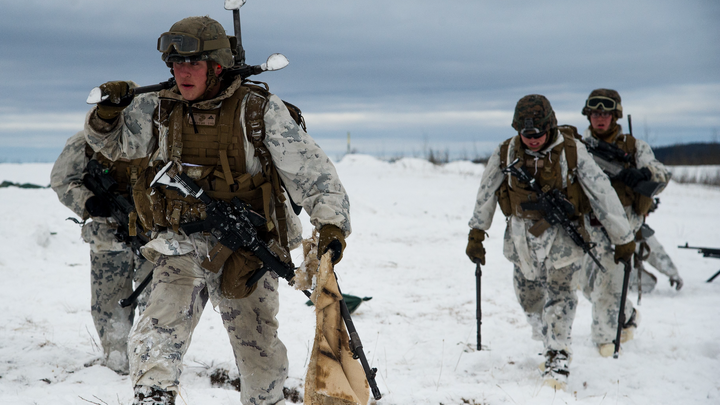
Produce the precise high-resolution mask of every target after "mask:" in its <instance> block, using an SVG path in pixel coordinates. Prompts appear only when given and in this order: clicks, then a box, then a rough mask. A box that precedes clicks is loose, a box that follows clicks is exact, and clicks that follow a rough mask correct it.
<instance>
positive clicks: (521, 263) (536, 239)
mask: <svg viewBox="0 0 720 405" xmlns="http://www.w3.org/2000/svg"><path fill="white" fill-rule="evenodd" d="M512 127H513V128H514V129H515V130H516V131H518V135H517V136H514V137H512V138H510V139H508V140H506V141H505V142H503V143H502V144H501V145H500V147H498V148H497V149H496V150H495V151H494V152H493V154H492V155H491V157H490V159H489V161H488V163H487V165H486V167H485V171H484V172H483V175H482V180H481V183H480V189H479V191H478V194H477V201H476V204H475V211H474V213H473V217H472V219H471V220H470V223H469V225H470V228H471V230H470V234H469V237H468V245H467V249H466V253H467V255H468V257H469V258H470V260H472V261H473V262H475V263H481V264H483V265H484V264H485V249H484V247H483V244H482V241H483V240H484V238H485V234H486V231H487V230H488V229H490V225H491V223H492V218H493V215H494V213H495V209H496V206H497V205H500V207H501V209H502V211H503V214H505V216H506V217H507V227H506V229H505V237H504V239H505V243H504V249H503V253H504V255H505V257H506V258H507V259H508V260H509V261H510V262H511V263H512V264H513V266H514V272H513V281H514V286H515V293H516V296H517V298H518V301H519V302H520V305H521V307H522V308H523V310H524V311H525V314H526V316H527V320H528V322H529V323H530V325H531V326H532V331H533V338H534V339H537V340H542V342H543V346H544V349H545V352H544V354H545V357H546V361H545V363H544V364H543V365H541V368H542V369H543V377H544V379H545V382H546V384H548V385H551V386H554V387H563V386H564V384H565V383H566V381H567V378H568V376H569V374H570V371H569V367H568V365H569V362H570V357H571V354H572V350H571V329H572V323H573V319H574V317H575V309H576V306H577V294H576V289H575V288H574V287H573V285H572V278H573V274H574V273H575V272H576V271H577V270H578V269H579V268H580V262H581V261H582V258H583V256H584V252H583V250H582V249H581V248H580V247H579V246H578V245H577V244H576V243H574V242H573V241H572V239H571V238H570V237H569V236H568V234H567V233H566V232H565V231H564V230H563V229H562V228H561V227H560V226H558V225H550V224H548V223H547V221H545V220H544V219H543V216H542V214H541V213H540V212H539V211H531V210H526V209H523V207H522V206H521V204H522V202H525V201H536V200H537V195H536V194H535V193H534V192H533V191H531V190H530V189H529V187H528V185H527V184H524V183H521V182H520V181H519V180H518V179H517V178H516V177H515V176H510V175H506V174H504V173H503V172H502V169H503V168H505V167H506V166H507V165H509V164H510V162H513V161H514V160H515V159H516V158H519V162H518V163H516V167H517V168H521V169H524V170H526V171H527V172H528V173H529V175H530V176H533V177H534V178H535V179H536V181H537V182H539V184H540V185H541V186H542V187H544V189H545V190H552V189H558V190H560V191H561V192H562V194H563V195H564V196H565V198H567V200H568V201H570V202H571V203H572V204H573V207H574V212H573V213H572V214H571V216H570V217H571V219H572V220H573V221H574V224H575V225H576V226H580V225H581V223H582V218H583V216H585V215H587V214H589V213H590V212H593V213H594V214H595V216H596V217H597V218H599V219H600V221H602V223H603V224H604V225H605V226H606V229H607V230H608V234H609V235H610V237H611V238H612V240H613V242H614V243H615V244H616V246H617V247H618V249H617V250H616V258H617V259H618V260H628V259H629V258H630V257H631V256H632V252H633V251H634V249H635V243H634V241H633V239H634V238H633V236H634V235H633V233H632V231H631V229H630V226H629V224H628V221H627V218H626V217H625V214H624V211H623V209H622V205H621V204H620V201H619V200H618V198H617V195H616V194H615V192H614V190H613V189H612V187H611V186H610V182H609V181H608V179H607V177H606V176H605V175H604V174H603V172H602V170H601V169H600V168H599V167H598V166H597V164H596V163H595V162H594V161H593V159H592V158H591V157H590V156H589V154H588V152H587V150H586V149H585V146H584V145H583V144H582V143H580V142H579V141H577V140H576V139H575V137H574V136H573V132H575V131H574V128H572V127H566V126H562V127H558V125H557V120H556V119H555V113H554V112H553V110H552V107H551V106H550V102H549V101H548V100H547V99H546V98H545V97H544V96H541V95H536V94H533V95H529V96H525V97H523V98H522V99H520V101H518V103H517V106H516V108H515V115H514V117H513V122H512Z"/></svg>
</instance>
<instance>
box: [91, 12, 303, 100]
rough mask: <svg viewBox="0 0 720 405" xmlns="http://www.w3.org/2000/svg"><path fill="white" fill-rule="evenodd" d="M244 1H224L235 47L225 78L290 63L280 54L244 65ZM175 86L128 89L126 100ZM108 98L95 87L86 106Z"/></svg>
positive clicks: (166, 83) (171, 82) (172, 82)
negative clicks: (242, 10) (241, 20)
mask: <svg viewBox="0 0 720 405" xmlns="http://www.w3.org/2000/svg"><path fill="white" fill-rule="evenodd" d="M245 1H246V0H225V10H232V12H233V27H234V30H235V36H234V37H233V36H229V37H228V38H229V39H230V46H231V47H232V46H233V45H235V49H233V50H232V51H233V57H234V58H235V65H234V66H233V67H231V68H229V69H225V70H224V72H225V73H224V75H223V76H225V77H229V78H232V77H234V76H240V77H242V78H243V79H246V78H248V77H250V76H253V75H257V74H260V73H262V72H270V71H275V70H280V69H282V68H284V67H285V66H287V65H288V64H289V63H290V61H288V59H287V58H286V57H285V55H283V54H280V53H274V54H272V55H270V56H269V57H268V58H267V61H265V63H262V64H260V65H248V64H246V63H245V49H244V48H243V46H242V33H241V31H240V7H242V6H243V5H244V4H245ZM174 86H175V78H174V77H171V78H170V79H168V80H167V81H164V82H160V83H158V84H151V85H149V86H141V87H135V88H132V89H130V92H129V94H128V96H127V97H128V98H131V97H134V96H136V95H139V94H144V93H150V92H154V91H160V90H166V89H170V88H172V87H174ZM107 98H108V95H107V94H103V92H102V90H100V88H99V87H95V88H93V89H92V90H90V94H89V95H88V98H87V101H86V102H87V103H88V104H97V103H99V102H101V101H104V100H106V99H107Z"/></svg>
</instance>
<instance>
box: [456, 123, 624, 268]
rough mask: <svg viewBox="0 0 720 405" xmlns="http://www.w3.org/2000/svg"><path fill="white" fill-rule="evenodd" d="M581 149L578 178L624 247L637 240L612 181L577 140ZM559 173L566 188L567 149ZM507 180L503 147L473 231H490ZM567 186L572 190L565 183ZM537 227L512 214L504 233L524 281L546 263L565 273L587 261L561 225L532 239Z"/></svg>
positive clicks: (482, 192) (483, 187) (488, 172)
mask: <svg viewBox="0 0 720 405" xmlns="http://www.w3.org/2000/svg"><path fill="white" fill-rule="evenodd" d="M516 139H517V137H515V138H513V140H511V141H510V145H509V148H508V156H507V161H508V162H512V161H513V160H514V159H515V156H514V154H515V152H514V150H515V148H514V142H515V141H516ZM561 142H563V137H562V136H561V135H560V134H558V136H557V140H556V141H555V142H553V143H552V144H550V145H548V146H547V147H546V148H545V149H543V150H541V151H539V152H537V154H538V155H543V154H545V153H548V152H549V151H550V150H552V149H553V148H554V147H555V146H557V145H558V144H559V143H561ZM576 147H577V159H578V161H577V170H576V179H577V181H579V182H580V185H581V187H582V189H583V191H584V192H585V194H586V195H587V197H588V199H589V200H590V205H591V207H592V210H593V212H594V213H595V216H596V217H597V218H598V219H599V220H600V222H601V223H602V224H603V225H604V226H605V229H606V230H607V231H608V234H609V236H610V239H611V240H612V242H613V243H615V244H624V243H628V242H630V241H632V240H633V238H634V233H633V232H632V230H631V228H630V225H629V224H628V220H627V218H626V216H625V212H624V210H623V207H622V205H621V204H620V200H619V199H618V197H617V194H616V193H615V190H614V189H613V188H612V186H611V185H610V181H609V180H608V178H607V176H605V174H604V173H603V172H602V170H601V169H600V167H598V165H597V163H595V161H594V160H593V158H592V157H591V156H590V154H589V153H588V152H587V149H586V148H585V145H583V144H582V143H580V142H579V141H576ZM525 153H528V152H525ZM560 170H561V172H562V173H561V175H562V178H563V183H565V182H566V179H567V173H568V164H567V159H566V158H565V152H564V150H563V152H562V153H561V154H560ZM503 181H508V178H507V177H506V175H505V174H504V173H503V172H502V167H500V147H498V148H497V149H495V152H493V154H492V156H491V157H490V159H489V160H488V163H487V165H486V166H485V171H484V172H483V175H482V180H481V182H480V189H479V190H478V194H477V200H476V202H475V211H474V212H473V217H472V219H470V223H469V225H470V227H471V228H476V229H480V230H483V231H487V230H488V229H490V225H491V224H492V220H493V216H494V215H495V210H496V208H497V201H498V197H497V195H496V193H495V191H496V190H497V189H498V188H500V185H501V184H502V182H503ZM563 186H564V187H566V186H567V185H566V184H563ZM535 222H536V221H533V220H531V219H523V218H520V217H517V216H514V215H512V216H510V217H509V218H508V221H507V227H506V229H505V244H504V249H503V253H504V255H505V257H506V258H507V259H508V260H510V261H511V262H512V263H513V264H515V265H517V266H518V267H519V268H520V269H521V270H522V272H523V274H524V275H525V277H527V278H529V279H535V278H536V277H537V276H538V274H539V273H538V272H539V271H540V269H541V268H542V265H543V264H544V265H545V266H546V267H547V268H551V267H553V268H560V267H565V266H568V265H570V264H571V263H573V262H575V261H577V260H579V259H581V258H582V256H583V254H584V253H583V251H582V249H581V248H580V247H578V246H577V245H576V244H575V243H574V242H573V241H572V240H571V239H570V237H569V236H568V235H567V234H566V233H565V232H564V231H563V230H562V229H561V228H560V227H559V226H557V225H555V226H551V227H550V228H548V229H547V230H546V231H545V232H543V233H542V234H541V235H540V236H539V237H535V236H533V235H532V234H531V233H530V232H529V231H528V230H529V229H530V228H531V227H532V226H533V225H534V224H535Z"/></svg>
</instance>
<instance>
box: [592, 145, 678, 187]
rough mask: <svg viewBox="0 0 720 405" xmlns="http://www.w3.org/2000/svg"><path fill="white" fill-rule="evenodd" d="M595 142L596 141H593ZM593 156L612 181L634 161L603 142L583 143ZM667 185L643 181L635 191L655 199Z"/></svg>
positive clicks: (622, 151)
mask: <svg viewBox="0 0 720 405" xmlns="http://www.w3.org/2000/svg"><path fill="white" fill-rule="evenodd" d="M593 141H594V140H593ZM582 142H583V143H584V144H585V146H586V147H587V150H588V152H590V154H591V155H592V157H593V159H594V160H595V163H597V165H598V166H600V168H601V169H602V170H603V171H604V172H605V173H606V174H607V175H608V176H609V177H610V179H612V178H613V177H615V176H617V175H618V173H620V172H621V171H622V170H623V169H624V168H625V163H630V162H631V161H632V156H631V155H630V154H628V153H626V152H625V151H624V150H622V149H620V148H619V147H617V146H615V145H613V144H611V143H608V142H605V141H601V140H597V142H588V141H582ZM664 185H665V184H664V183H659V182H656V181H648V180H643V181H640V182H638V183H637V184H636V185H635V187H633V191H634V192H636V193H639V194H642V195H644V196H646V197H653V196H655V194H656V193H657V192H658V190H660V189H661V188H662V187H663V186H664Z"/></svg>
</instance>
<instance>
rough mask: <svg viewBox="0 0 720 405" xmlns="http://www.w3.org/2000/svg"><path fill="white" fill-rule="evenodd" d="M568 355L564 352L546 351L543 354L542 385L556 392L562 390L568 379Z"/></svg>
mask: <svg viewBox="0 0 720 405" xmlns="http://www.w3.org/2000/svg"><path fill="white" fill-rule="evenodd" d="M569 365H570V355H569V354H568V352H566V351H565V350H559V351H558V350H548V351H547V352H545V364H544V366H545V367H542V366H541V367H540V369H541V370H543V375H542V377H543V385H547V386H548V387H551V388H553V389H556V390H564V389H565V388H566V387H567V380H568V377H570V368H569Z"/></svg>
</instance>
